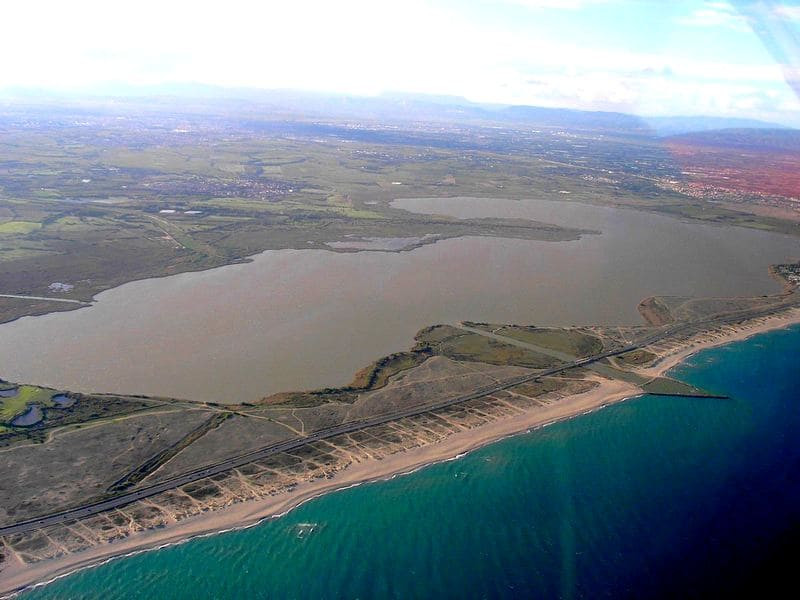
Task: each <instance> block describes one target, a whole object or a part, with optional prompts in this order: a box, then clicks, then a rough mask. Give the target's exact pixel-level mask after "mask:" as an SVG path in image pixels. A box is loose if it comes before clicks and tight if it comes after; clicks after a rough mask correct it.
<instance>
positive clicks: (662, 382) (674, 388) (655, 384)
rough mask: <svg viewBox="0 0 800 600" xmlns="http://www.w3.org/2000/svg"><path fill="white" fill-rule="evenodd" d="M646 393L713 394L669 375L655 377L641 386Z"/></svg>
mask: <svg viewBox="0 0 800 600" xmlns="http://www.w3.org/2000/svg"><path fill="white" fill-rule="evenodd" d="M642 389H643V390H644V391H645V392H647V393H648V394H655V395H658V396H701V397H702V396H709V397H713V396H714V394H711V393H710V392H707V391H705V390H701V389H700V388H696V387H694V386H691V385H689V384H686V383H683V382H682V381H677V380H675V379H671V378H669V377H656V378H655V379H653V380H652V381H648V382H647V383H645V384H644V385H643V386H642Z"/></svg>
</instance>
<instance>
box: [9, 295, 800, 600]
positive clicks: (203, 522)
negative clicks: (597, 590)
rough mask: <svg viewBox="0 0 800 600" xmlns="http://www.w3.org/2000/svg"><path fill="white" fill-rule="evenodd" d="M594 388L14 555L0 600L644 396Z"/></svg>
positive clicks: (631, 390) (663, 368) (655, 370)
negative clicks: (301, 477) (45, 550)
mask: <svg viewBox="0 0 800 600" xmlns="http://www.w3.org/2000/svg"><path fill="white" fill-rule="evenodd" d="M797 323H800V310H798V309H793V310H791V311H786V312H784V313H781V314H780V315H777V316H774V317H766V318H763V319H758V320H756V321H754V322H752V323H749V324H747V325H745V326H740V327H736V328H731V329H730V330H726V331H724V332H710V333H707V334H703V335H700V336H697V337H695V338H692V339H691V340H690V341H689V343H688V345H686V346H684V347H681V348H678V349H676V350H675V351H674V352H670V353H668V354H666V355H665V356H663V357H662V358H661V359H660V360H659V361H658V362H657V363H656V364H655V365H654V366H652V367H650V368H647V369H639V370H638V371H639V372H640V373H643V374H647V375H649V376H653V377H655V376H659V375H663V374H664V373H666V372H667V371H668V370H669V369H671V368H672V367H674V366H675V365H677V364H678V363H680V362H681V361H683V360H685V359H686V358H687V357H688V356H690V355H692V354H694V353H696V352H699V351H700V350H703V349H706V348H711V347H714V346H720V345H723V344H727V343H730V342H735V341H739V340H743V339H746V338H748V337H751V336H753V335H756V334H758V333H762V332H765V331H769V330H773V329H778V328H783V327H787V326H789V325H793V324H797ZM594 380H595V381H597V382H598V386H597V387H595V388H594V389H592V390H590V391H588V392H584V393H581V394H576V395H573V396H570V397H567V398H564V399H563V400H561V401H559V402H556V403H554V404H551V405H547V406H543V407H538V408H536V409H532V410H529V411H526V412H525V413H523V414H521V415H517V416H514V417H508V418H501V419H498V420H496V421H494V422H491V423H488V424H486V425H483V426H481V427H477V428H474V429H470V430H466V431H461V432H459V433H456V434H453V435H451V436H449V437H448V438H446V439H445V440H444V441H442V442H440V443H437V444H432V445H428V446H423V447H419V448H414V449H411V450H407V451H403V452H398V453H396V454H393V455H390V456H388V457H387V458H384V459H383V460H369V461H365V462H362V463H358V464H352V465H350V466H349V467H348V468H347V469H345V470H343V471H341V472H339V473H337V474H336V475H335V476H333V477H332V478H330V479H318V480H314V481H311V482H308V483H303V484H300V485H298V486H297V487H296V488H294V489H293V490H292V491H290V492H286V493H284V494H281V495H278V496H274V497H270V498H265V499H261V500H254V501H249V502H242V503H239V504H234V505H232V506H229V507H227V508H224V509H221V510H217V511H213V512H209V513H205V514H201V515H197V516H194V517H190V518H187V519H185V520H183V521H179V522H178V523H176V524H174V525H170V526H167V527H164V528H161V529H152V530H147V531H143V532H140V533H134V534H132V535H131V536H130V537H128V538H125V539H124V540H120V541H117V542H114V543H110V544H105V545H101V546H95V547H92V548H90V549H88V550H85V551H82V552H78V553H75V554H67V555H65V556H62V557H60V558H56V559H51V560H44V561H41V562H36V563H32V564H23V563H22V562H21V561H19V560H18V559H17V558H16V557H15V556H14V555H13V554H10V555H9V556H7V563H6V564H5V565H4V566H3V570H2V572H0V595H3V596H0V597H6V596H8V595H11V594H13V593H15V592H16V591H19V590H21V589H25V588H26V587H29V586H31V585H34V584H37V585H38V584H40V583H41V582H47V581H52V580H53V579H54V578H58V577H60V576H64V575H65V574H68V573H72V572H74V571H75V570H78V569H81V568H86V567H89V566H93V565H97V564H100V563H102V562H105V561H107V560H110V559H113V558H114V557H119V556H124V555H128V554H131V553H135V552H141V551H145V550H148V549H154V548H159V547H163V546H165V545H169V544H175V543H179V542H181V541H185V540H188V539H190V538H192V537H196V536H201V535H208V534H212V533H217V532H221V531H225V530H229V529H234V528H242V527H247V526H251V525H254V524H256V523H258V522H259V521H261V520H263V519H265V518H269V517H274V516H280V515H282V514H285V513H286V512H287V511H289V510H291V509H292V508H294V507H296V506H298V505H300V504H302V503H303V502H306V501H308V500H310V499H312V498H315V497H318V496H320V495H322V494H325V493H328V492H331V491H334V490H338V489H343V488H347V487H352V486H354V485H358V484H362V483H365V482H369V481H375V480H381V479H386V478H389V477H392V476H395V475H398V474H402V473H408V472H411V471H414V470H417V469H419V468H421V467H423V466H425V465H429V464H432V463H436V462H441V461H444V460H449V459H452V458H454V457H457V456H459V455H461V454H463V453H465V452H469V451H471V450H474V449H476V448H480V447H482V446H485V445H487V444H489V443H492V442H495V441H497V440H500V439H503V438H505V437H508V436H510V435H514V434H518V433H521V432H525V431H529V430H531V429H535V428H538V427H543V426H546V425H549V424H551V423H554V422H557V421H561V420H564V419H569V418H571V417H574V416H577V415H580V414H584V413H586V412H590V411H593V410H597V409H599V408H602V407H604V406H607V405H610V404H613V403H616V402H620V401H622V400H624V399H626V398H631V397H634V396H637V395H639V394H641V393H642V392H641V390H640V389H639V388H638V387H636V386H635V385H632V384H629V383H626V382H622V381H618V380H607V379H602V378H600V377H599V376H597V377H595V378H594Z"/></svg>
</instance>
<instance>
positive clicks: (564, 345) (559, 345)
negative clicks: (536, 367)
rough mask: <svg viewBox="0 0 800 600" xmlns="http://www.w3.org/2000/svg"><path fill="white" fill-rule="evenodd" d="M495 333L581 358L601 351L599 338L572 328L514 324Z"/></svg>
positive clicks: (601, 346)
mask: <svg viewBox="0 0 800 600" xmlns="http://www.w3.org/2000/svg"><path fill="white" fill-rule="evenodd" d="M495 333H497V334H498V335H504V336H507V337H510V338H513V339H515V340H519V341H520V342H525V343H528V344H533V345H534V346H541V347H542V348H548V349H550V350H555V351H557V352H563V353H564V354H569V355H570V356H576V357H578V358H583V357H585V356H593V355H595V354H600V353H601V352H602V351H603V342H602V341H601V340H600V338H598V337H596V336H594V335H590V334H587V333H582V332H580V331H577V330H574V329H558V328H540V327H520V326H516V325H512V326H508V327H502V328H501V329H499V330H497V331H496V332H495Z"/></svg>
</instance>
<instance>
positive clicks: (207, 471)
mask: <svg viewBox="0 0 800 600" xmlns="http://www.w3.org/2000/svg"><path fill="white" fill-rule="evenodd" d="M793 304H796V301H794V302H791V304H790V303H787V304H782V305H780V306H778V307H771V308H769V309H765V310H760V311H755V310H748V311H740V312H737V313H735V314H731V315H726V316H723V317H718V318H714V319H709V320H705V321H699V320H698V321H691V322H686V323H679V324H675V325H671V326H667V327H664V328H662V329H660V330H659V331H657V332H655V333H653V334H651V335H648V336H645V337H644V338H642V339H640V340H637V341H635V342H633V343H631V344H628V345H626V346H623V347H619V348H615V349H611V350H607V351H605V352H602V353H600V354H595V355H593V356H589V357H586V358H582V359H579V360H573V361H571V362H565V363H563V364H561V365H558V366H556V367H553V368H550V369H547V370H545V371H539V372H536V373H532V374H530V375H524V376H521V377H515V378H513V379H508V380H506V381H502V382H498V383H495V384H492V385H489V386H484V387H481V388H477V389H475V390H473V391H472V392H470V393H468V394H462V395H459V396H454V397H451V398H446V399H443V400H440V401H438V402H434V403H431V404H426V405H423V406H418V407H414V408H410V409H407V410H403V411H398V412H394V413H388V414H385V415H380V416H377V417H371V418H368V419H362V420H358V421H350V422H347V423H342V424H340V425H336V426H334V427H329V428H326V429H321V430H319V431H315V432H313V433H311V434H309V435H307V436H305V437H299V438H294V439H291V440H286V441H283V442H278V443H275V444H271V445H269V446H264V447H261V448H258V449H256V450H252V451H250V452H247V453H245V454H240V455H239V456H236V457H233V458H229V459H226V460H224V461H221V462H219V463H217V464H214V465H210V466H206V467H202V468H200V469H195V470H193V471H189V472H187V473H184V474H182V475H178V476H175V477H172V478H170V479H166V480H164V481H162V482H159V483H156V484H153V485H149V486H146V487H142V488H140V489H137V490H133V491H130V492H125V493H121V494H119V495H116V496H113V497H111V498H108V499H105V500H100V501H98V502H94V503H90V504H85V505H82V506H79V507H76V508H72V509H68V510H64V511H59V512H56V513H52V514H50V515H47V516H43V517H39V518H36V519H29V520H26V521H20V522H18V523H15V524H13V525H7V526H5V527H0V536H4V535H13V534H20V533H26V532H29V531H33V530H35V529H39V528H41V527H47V526H50V525H57V524H59V523H67V522H69V521H73V520H75V519H80V518H86V517H89V516H92V515H96V514H99V513H102V512H105V511H108V510H112V509H115V508H120V507H123V506H126V505H127V504H130V503H132V502H136V501H137V500H142V499H144V498H149V497H151V496H155V495H156V494H160V493H162V492H166V491H168V490H171V489H175V488H177V487H180V486H182V485H186V484H188V483H193V482H195V481H199V480H201V479H205V478H207V477H213V476H214V475H219V474H221V473H224V472H226V471H230V470H231V469H235V468H237V467H241V466H244V465H246V464H247V463H250V462H253V461H257V460H261V459H263V458H267V457H269V456H272V455H274V454H278V453H280V452H288V451H290V450H295V449H297V448H300V447H302V446H304V445H306V444H309V443H312V442H317V441H321V440H326V439H329V438H332V437H335V436H337V435H343V434H347V433H354V432H356V431H360V430H362V429H366V428H368V427H375V426H378V425H383V424H385V423H389V422H391V421H396V420H398V419H403V418H406V417H413V416H416V415H420V414H424V413H427V412H431V411H435V410H441V409H443V408H447V407H449V406H454V405H456V404H461V403H463V402H467V401H469V400H474V399H476V398H481V397H483V396H487V395H489V394H492V393H495V392H499V391H502V390H506V389H508V388H511V387H514V386H517V385H520V384H522V383H527V382H529V381H535V380H536V379H540V378H542V377H548V376H551V375H556V374H558V373H561V372H563V371H567V370H569V369H572V368H574V367H580V366H584V365H588V364H591V363H594V362H597V361H601V360H603V359H605V358H608V357H611V356H617V355H619V354H624V353H625V352H630V351H632V350H638V349H639V348H642V347H644V346H647V345H649V344H652V343H655V342H658V341H661V340H663V339H665V338H667V337H671V336H675V335H689V334H692V333H695V332H696V331H701V330H703V329H709V328H711V327H714V326H719V325H725V324H729V323H735V322H739V321H743V320H749V319H755V318H758V317H762V316H768V315H770V314H773V313H775V312H777V311H778V310H781V309H784V308H787V307H788V306H790V305H793Z"/></svg>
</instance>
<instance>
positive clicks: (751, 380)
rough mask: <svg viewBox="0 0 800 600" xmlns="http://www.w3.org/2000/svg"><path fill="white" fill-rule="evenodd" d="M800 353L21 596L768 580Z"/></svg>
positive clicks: (788, 509) (762, 354) (362, 594)
mask: <svg viewBox="0 0 800 600" xmlns="http://www.w3.org/2000/svg"><path fill="white" fill-rule="evenodd" d="M798 348H800V328H792V329H787V330H783V331H775V332H770V333H767V334H763V335H760V336H757V337H754V338H751V339H750V340H747V341H745V342H741V343H736V344H732V345H729V346H725V347H722V348H717V349H713V350H708V351H705V352H702V353H700V354H698V355H695V356H694V357H692V358H691V359H690V360H689V361H688V362H687V363H685V364H684V365H682V366H681V367H679V368H678V369H676V370H675V371H674V372H673V375H674V376H676V377H678V378H680V379H683V380H684V381H687V382H690V383H692V384H695V385H698V386H701V387H704V388H706V389H709V390H712V391H715V392H719V393H723V394H729V395H730V396H731V397H732V398H731V399H730V400H709V399H685V398H672V397H653V396H643V397H640V398H636V399H632V400H629V401H627V402H624V403H621V404H617V405H615V406H612V407H609V408H606V409H604V410H601V411H598V412H595V413H592V414H589V415H585V416H582V417H580V418H577V419H573V420H571V421H568V422H564V423H560V424H556V425H553V426H550V427H547V428H545V429H542V430H538V431H534V432H532V433H528V434H525V435H520V436H516V437H513V438H510V439H507V440H504V441H501V442H498V443H496V444H493V445H491V446H488V447H486V448H484V449H481V450H479V451H476V452H473V453H471V454H469V455H467V456H465V457H463V458H461V459H459V460H454V461H450V462H446V463H441V464H437V465H433V466H430V467H428V468H425V469H422V470H420V471H417V472H416V473H413V474H410V475H406V476H402V477H397V478H394V479H392V480H390V481H383V482H377V483H373V484H369V485H363V486H360V487H356V488H351V489H348V490H343V491H339V492H336V493H333V494H329V495H327V496H324V497H322V498H318V499H316V500H314V501H311V502H309V503H307V504H305V505H303V506H301V507H300V508H298V509H296V510H294V511H292V512H291V513H289V514H288V515H286V516H284V517H282V518H279V519H275V520H271V521H267V522H265V523H263V524H261V525H259V526H257V527H253V528H250V529H247V530H240V531H233V532H228V533H224V534H220V535H215V536H210V537H206V538H201V539H195V540H192V541H189V542H187V543H184V544H181V545H177V546H173V547H169V548H164V549H161V550H157V551H152V552H145V553H142V554H138V555H136V556H132V557H128V558H123V559H119V560H115V561H112V562H110V563H108V564H105V565H102V566H99V567H96V568H92V569H88V570H84V571H81V572H79V573H76V574H73V575H71V576H68V577H65V578H62V579H60V580H58V581H56V582H54V583H52V584H50V585H47V586H44V587H40V588H36V589H34V590H32V591H29V592H27V593H25V594H24V600H34V599H36V600H39V599H45V598H47V599H51V598H58V599H63V598H98V599H99V598H103V599H108V598H148V599H150V598H193V599H194V598H418V597H448V598H495V597H545V598H556V597H558V598H598V597H636V598H642V597H665V598H666V597H692V596H695V597H710V596H715V595H723V594H730V593H731V592H732V591H738V592H742V591H744V590H746V589H748V586H754V587H756V586H757V587H758V589H760V590H761V591H765V590H766V589H767V588H768V587H769V582H770V581H775V578H776V577H777V578H780V577H781V576H783V572H782V570H781V569H782V566H783V562H782V559H783V558H790V557H791V555H790V553H791V552H794V555H795V556H796V555H797V552H796V550H797V543H796V542H797V539H798V538H800V534H798V531H800V410H798V408H800V393H799V392H798V390H797V384H798V376H800V353H798ZM789 576H791V572H789V573H788V574H787V577H789Z"/></svg>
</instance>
